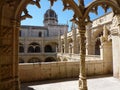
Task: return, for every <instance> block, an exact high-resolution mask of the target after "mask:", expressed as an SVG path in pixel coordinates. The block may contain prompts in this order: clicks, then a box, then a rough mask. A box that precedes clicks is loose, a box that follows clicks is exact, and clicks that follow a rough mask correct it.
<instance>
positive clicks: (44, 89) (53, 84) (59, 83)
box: [21, 77, 120, 90]
mask: <svg viewBox="0 0 120 90" xmlns="http://www.w3.org/2000/svg"><path fill="white" fill-rule="evenodd" d="M87 81H88V90H120V80H118V79H115V78H113V77H97V78H89V79H87ZM21 88H22V90H79V89H78V79H64V80H63V79H62V80H50V81H40V82H32V83H22V85H21Z"/></svg>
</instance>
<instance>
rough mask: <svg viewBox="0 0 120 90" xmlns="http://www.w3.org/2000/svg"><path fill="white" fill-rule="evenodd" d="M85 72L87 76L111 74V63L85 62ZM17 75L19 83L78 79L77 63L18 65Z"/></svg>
mask: <svg viewBox="0 0 120 90" xmlns="http://www.w3.org/2000/svg"><path fill="white" fill-rule="evenodd" d="M86 72H87V75H88V76H95V75H104V74H111V73H112V62H109V63H108V62H104V61H103V60H99V61H98V60H97V61H96V60H95V61H86ZM19 74H20V80H21V82H31V81H40V80H49V79H62V78H78V76H79V61H74V62H73V61H71V62H48V63H45V62H44V63H39V64H38V63H33V64H27V63H25V64H20V65H19Z"/></svg>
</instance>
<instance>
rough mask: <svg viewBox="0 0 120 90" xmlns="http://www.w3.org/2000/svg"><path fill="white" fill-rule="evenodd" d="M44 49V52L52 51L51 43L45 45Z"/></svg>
mask: <svg viewBox="0 0 120 90" xmlns="http://www.w3.org/2000/svg"><path fill="white" fill-rule="evenodd" d="M44 50H45V52H53V50H52V46H51V45H46V46H45V48H44Z"/></svg>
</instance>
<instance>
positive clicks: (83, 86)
mask: <svg viewBox="0 0 120 90" xmlns="http://www.w3.org/2000/svg"><path fill="white" fill-rule="evenodd" d="M79 34H80V74H79V90H87V80H86V68H85V57H86V47H85V46H86V42H85V40H86V37H85V26H84V25H80V26H79Z"/></svg>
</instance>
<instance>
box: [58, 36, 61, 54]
mask: <svg viewBox="0 0 120 90" xmlns="http://www.w3.org/2000/svg"><path fill="white" fill-rule="evenodd" d="M58 52H61V36H60V34H59V35H58Z"/></svg>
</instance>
